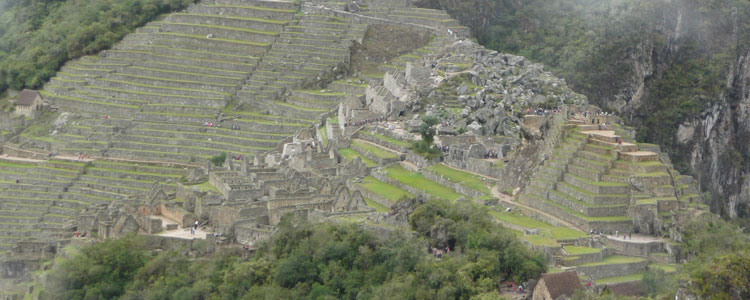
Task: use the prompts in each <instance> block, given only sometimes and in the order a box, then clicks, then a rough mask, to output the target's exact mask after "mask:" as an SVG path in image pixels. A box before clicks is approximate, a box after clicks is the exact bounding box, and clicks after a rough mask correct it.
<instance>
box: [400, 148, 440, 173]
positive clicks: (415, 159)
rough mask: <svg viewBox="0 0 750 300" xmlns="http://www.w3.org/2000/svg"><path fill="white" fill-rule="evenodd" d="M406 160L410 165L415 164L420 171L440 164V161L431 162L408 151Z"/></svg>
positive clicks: (433, 160)
mask: <svg viewBox="0 0 750 300" xmlns="http://www.w3.org/2000/svg"><path fill="white" fill-rule="evenodd" d="M405 160H406V161H408V162H410V163H412V164H414V165H416V166H417V167H418V168H420V169H424V168H427V167H429V166H431V165H434V164H437V163H440V159H432V160H430V159H427V158H424V157H423V156H421V155H419V154H417V153H415V152H414V151H412V150H407V151H406V159H405Z"/></svg>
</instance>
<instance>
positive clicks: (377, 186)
mask: <svg viewBox="0 0 750 300" xmlns="http://www.w3.org/2000/svg"><path fill="white" fill-rule="evenodd" d="M359 186H361V187H363V188H365V189H367V190H369V191H370V192H373V193H375V194H378V195H380V196H381V197H383V198H385V199H388V200H391V201H393V202H394V203H395V202H398V201H399V200H401V199H403V198H414V195H412V194H411V193H409V192H407V191H404V190H402V189H400V188H398V187H396V186H393V185H390V184H387V183H385V182H382V181H380V180H377V179H375V178H374V177H372V176H367V177H365V178H363V179H362V183H360V184H359Z"/></svg>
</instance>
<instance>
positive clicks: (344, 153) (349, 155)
mask: <svg viewBox="0 0 750 300" xmlns="http://www.w3.org/2000/svg"><path fill="white" fill-rule="evenodd" d="M339 154H341V157H343V158H344V159H346V160H347V161H351V160H354V158H355V157H358V156H359V158H360V159H362V162H364V163H365V165H366V166H368V167H374V166H375V165H376V164H375V162H374V161H372V160H371V159H369V158H367V157H365V156H364V155H362V154H360V153H359V152H357V151H355V150H354V149H352V148H343V149H339Z"/></svg>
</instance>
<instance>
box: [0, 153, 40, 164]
mask: <svg viewBox="0 0 750 300" xmlns="http://www.w3.org/2000/svg"><path fill="white" fill-rule="evenodd" d="M2 157H3V160H7V161H22V162H33V163H40V162H43V161H44V160H41V159H33V158H23V157H16V156H8V154H3V156H2Z"/></svg>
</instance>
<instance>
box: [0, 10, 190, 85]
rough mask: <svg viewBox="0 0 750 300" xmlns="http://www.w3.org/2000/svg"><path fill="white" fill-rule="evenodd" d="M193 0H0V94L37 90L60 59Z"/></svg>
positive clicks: (93, 48) (102, 44) (89, 50)
mask: <svg viewBox="0 0 750 300" xmlns="http://www.w3.org/2000/svg"><path fill="white" fill-rule="evenodd" d="M193 2H195V1H188V0H127V1H112V0H70V1H57V0H23V1H15V0H3V1H0V12H1V14H0V95H3V94H4V92H5V90H6V89H7V88H12V89H16V90H20V89H23V88H39V87H40V86H41V85H42V83H43V82H45V81H47V80H48V79H49V78H50V77H52V76H54V75H55V72H56V71H58V70H59V68H60V66H61V65H62V64H63V63H64V62H65V61H67V60H69V59H73V58H77V57H80V56H82V55H90V54H94V53H97V52H98V51H100V50H103V49H106V48H109V47H110V46H112V44H114V43H115V42H117V41H119V40H120V39H121V38H122V37H123V36H125V35H126V34H128V33H130V32H132V31H133V30H135V28H136V27H139V26H142V25H143V24H145V23H146V22H148V21H151V20H152V19H154V18H156V17H157V16H159V15H160V14H163V13H168V12H172V11H176V10H180V9H183V8H185V7H187V5H188V4H190V3H193ZM0 98H1V97H0Z"/></svg>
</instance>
